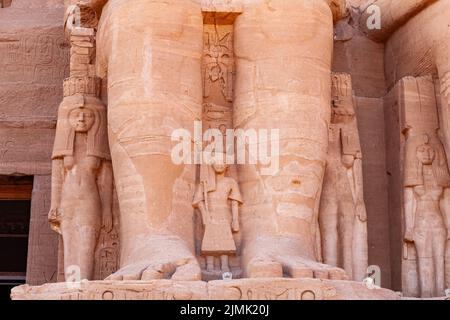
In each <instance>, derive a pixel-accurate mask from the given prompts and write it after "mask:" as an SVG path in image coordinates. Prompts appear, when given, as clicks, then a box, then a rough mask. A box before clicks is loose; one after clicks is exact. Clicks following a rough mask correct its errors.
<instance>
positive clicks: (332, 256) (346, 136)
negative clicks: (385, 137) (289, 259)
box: [319, 73, 368, 281]
mask: <svg viewBox="0 0 450 320" xmlns="http://www.w3.org/2000/svg"><path fill="white" fill-rule="evenodd" d="M332 84H333V101H332V118H331V125H330V128H329V148H328V159H327V167H326V170H325V178H324V184H323V191H322V197H321V204H320V212H319V225H320V231H321V238H322V253H323V259H324V263H326V264H329V265H333V266H337V267H340V268H343V269H344V270H345V271H346V273H347V275H348V276H349V277H350V278H351V279H353V280H355V281H362V280H363V279H364V278H365V275H366V272H367V267H368V253H367V251H368V248H367V214H366V207H365V204H364V193H363V171H362V154H361V146H360V140H359V133H358V126H357V122H356V114H355V108H354V103H353V92H352V83H351V77H350V75H348V74H344V73H336V74H333V77H332Z"/></svg>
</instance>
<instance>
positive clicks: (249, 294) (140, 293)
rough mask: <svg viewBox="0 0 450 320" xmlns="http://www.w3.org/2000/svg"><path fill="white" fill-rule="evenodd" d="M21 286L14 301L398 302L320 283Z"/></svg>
mask: <svg viewBox="0 0 450 320" xmlns="http://www.w3.org/2000/svg"><path fill="white" fill-rule="evenodd" d="M72 285H73V286H72V287H69V288H68V287H67V284H66V283H57V284H46V285H43V286H40V287H30V286H26V285H25V286H21V287H17V288H14V289H13V292H12V294H11V297H12V298H13V299H14V300H28V299H30V300H376V299H378V300H399V299H400V295H398V294H396V293H394V292H392V291H390V290H386V289H380V288H378V289H377V288H374V289H369V288H367V287H366V286H365V285H363V284H361V283H355V282H350V281H331V280H318V279H298V280H297V279H242V280H234V281H210V282H201V281H173V280H154V281H94V282H88V281H86V282H82V283H79V284H72Z"/></svg>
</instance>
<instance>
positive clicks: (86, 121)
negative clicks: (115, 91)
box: [49, 95, 113, 280]
mask: <svg viewBox="0 0 450 320" xmlns="http://www.w3.org/2000/svg"><path fill="white" fill-rule="evenodd" d="M52 159H53V165H52V166H53V167H52V204H51V210H50V213H49V220H50V223H51V226H52V229H53V230H55V231H56V232H58V233H60V234H61V235H62V238H63V243H64V270H65V274H66V278H67V277H68V276H69V274H70V273H71V272H72V271H71V270H74V268H78V267H79V271H80V280H81V279H88V280H92V278H93V274H94V253H95V247H96V244H97V240H98V236H99V233H100V230H101V228H102V227H104V228H105V229H106V231H107V232H109V231H111V229H112V226H113V223H112V208H111V206H112V189H113V185H112V183H113V182H112V168H111V162H110V155H109V147H108V139H107V130H106V108H105V106H104V105H103V104H102V103H101V102H100V100H98V99H97V98H95V97H90V96H86V97H84V96H81V95H75V96H70V97H66V98H65V99H64V101H63V102H62V104H61V105H60V107H59V114H58V124H57V128H56V139H55V146H54V151H53V156H52Z"/></svg>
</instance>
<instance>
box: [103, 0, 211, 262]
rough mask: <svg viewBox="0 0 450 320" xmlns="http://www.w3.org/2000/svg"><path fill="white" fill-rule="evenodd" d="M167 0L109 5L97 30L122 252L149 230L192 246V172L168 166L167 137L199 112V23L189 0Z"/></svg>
mask: <svg viewBox="0 0 450 320" xmlns="http://www.w3.org/2000/svg"><path fill="white" fill-rule="evenodd" d="M169 2H171V3H170V5H167V4H166V3H164V2H150V1H139V0H131V1H125V2H114V1H113V2H110V3H109V5H108V6H107V7H106V8H105V10H104V12H103V16H102V21H101V22H100V27H99V40H98V51H99V52H98V57H99V63H102V59H103V60H104V61H103V63H104V64H105V65H107V76H108V126H109V138H110V147H111V154H112V160H113V166H114V176H115V182H116V187H117V192H118V197H119V203H120V211H121V239H122V245H123V248H122V251H125V255H126V252H127V251H129V250H131V248H133V247H134V248H136V246H137V244H136V243H137V242H143V241H145V238H148V237H149V236H151V235H152V234H169V235H170V234H175V235H177V236H180V237H182V238H184V239H186V241H189V242H190V244H191V246H193V239H191V238H192V232H193V231H192V221H193V219H192V214H193V209H192V206H191V201H192V189H193V184H194V178H195V170H194V166H193V165H184V164H182V165H177V164H175V163H174V161H173V159H172V158H171V151H172V148H173V146H174V145H175V144H176V143H177V142H172V141H171V135H172V133H173V132H174V130H177V129H185V130H188V131H189V132H191V134H192V131H193V127H194V121H195V120H196V119H200V116H201V102H202V86H201V55H202V45H203V42H202V27H203V23H202V15H201V9H200V6H199V5H198V4H196V3H195V2H193V1H169ZM139 239H141V240H142V241H140V240H139Z"/></svg>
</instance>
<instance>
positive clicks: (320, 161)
mask: <svg viewBox="0 0 450 320" xmlns="http://www.w3.org/2000/svg"><path fill="white" fill-rule="evenodd" d="M332 51H333V19H332V13H331V10H330V8H329V7H328V4H327V2H326V1H323V0H317V1H309V0H271V1H262V0H248V1H244V12H243V13H242V14H241V15H240V16H239V17H238V18H237V20H236V23H235V57H236V67H237V78H236V85H235V101H234V108H235V109H234V125H235V128H236V129H244V130H246V129H256V130H258V129H268V130H271V129H279V130H280V153H281V154H280V157H279V160H280V168H279V170H278V171H276V172H275V173H274V174H273V175H269V176H264V175H262V174H261V171H260V169H261V168H260V167H259V166H258V165H257V166H253V165H241V166H239V167H238V173H239V180H240V186H241V189H242V192H243V195H244V205H243V207H242V215H241V217H242V219H241V220H242V234H243V267H244V271H245V274H246V276H249V277H274V276H282V275H283V273H284V274H287V275H288V276H292V277H310V276H311V277H312V276H315V277H323V278H328V277H334V278H340V277H345V272H344V271H343V270H341V269H337V268H335V267H330V266H326V265H323V264H320V263H318V262H317V250H318V248H317V246H316V237H317V236H318V234H317V223H315V222H316V221H315V220H317V212H318V211H317V210H318V207H319V201H320V193H321V188H322V181H323V175H324V169H325V163H326V158H327V146H328V124H329V119H330V100H331V83H330V82H331V77H330V73H331V71H330V70H331V60H332Z"/></svg>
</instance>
